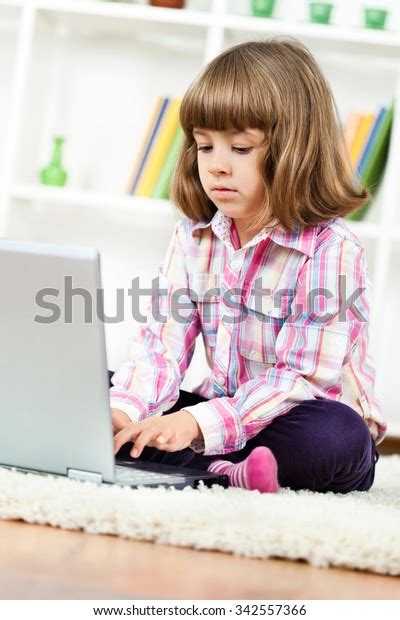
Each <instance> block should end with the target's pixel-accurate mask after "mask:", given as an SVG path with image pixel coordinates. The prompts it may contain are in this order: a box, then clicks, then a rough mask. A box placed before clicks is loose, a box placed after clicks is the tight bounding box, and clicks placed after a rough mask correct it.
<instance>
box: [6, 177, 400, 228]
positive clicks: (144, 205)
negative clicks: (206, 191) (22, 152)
mask: <svg viewBox="0 0 400 620" xmlns="http://www.w3.org/2000/svg"><path fill="white" fill-rule="evenodd" d="M11 196H12V198H15V199H18V200H26V201H39V202H47V203H48V202H53V203H54V204H64V205H71V206H73V207H76V206H78V207H79V206H81V207H93V208H112V209H115V208H117V209H128V210H132V209H141V210H142V209H145V210H146V211H147V212H148V211H149V210H151V212H152V213H153V214H154V215H160V217H164V216H166V217H174V210H173V208H172V206H171V203H170V202H169V201H168V200H159V199H154V198H140V197H138V196H127V195H122V196H121V195H115V194H108V193H104V192H89V191H83V190H73V189H69V188H58V187H45V186H40V185H29V184H26V185H25V184H21V185H14V186H13V188H12V190H11ZM345 221H346V223H347V224H348V226H349V228H350V230H352V231H353V232H354V233H355V234H356V235H358V236H360V237H362V238H364V239H377V238H378V237H379V236H380V234H381V226H379V225H378V224H371V223H370V222H349V221H347V220H345ZM399 238H400V233H399Z"/></svg>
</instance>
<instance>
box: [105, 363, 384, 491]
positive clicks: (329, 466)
mask: <svg viewBox="0 0 400 620" xmlns="http://www.w3.org/2000/svg"><path fill="white" fill-rule="evenodd" d="M112 374H113V373H112V372H110V378H111V376H112ZM204 400H205V399H204V398H202V397H201V396H199V395H197V394H192V393H190V392H185V391H183V390H181V392H180V396H179V399H178V401H177V402H176V403H175V405H174V406H173V407H172V408H171V409H170V410H168V411H166V412H165V413H164V414H163V415H168V414H169V413H173V412H174V411H179V410H180V409H184V408H185V407H188V406H190V405H195V404H197V403H199V402H202V401H204ZM259 446H265V447H267V448H269V449H270V450H271V452H272V453H273V455H274V456H275V459H276V461H277V465H278V481H279V484H280V486H281V487H290V488H291V489H293V490H299V489H309V490H311V491H318V492H321V493H326V492H328V491H333V492H335V493H348V492H350V491H368V490H369V489H370V488H371V486H372V484H373V482H374V477H375V464H376V462H377V461H378V459H379V453H378V450H377V448H376V446H375V443H374V441H373V439H372V437H371V435H370V432H369V430H368V428H367V426H366V424H365V422H364V421H363V420H362V418H361V417H360V415H359V414H358V413H357V412H356V411H354V410H353V409H352V408H351V407H349V406H348V405H345V404H344V403H340V402H337V401H333V400H324V399H317V400H314V399H313V400H306V401H303V402H302V403H300V404H299V405H296V406H295V407H293V409H291V410H290V411H289V413H286V414H284V415H282V416H280V417H278V418H275V419H274V420H273V421H272V422H271V423H270V424H269V425H268V426H266V427H265V429H263V430H262V431H261V432H260V433H258V435H256V436H255V437H253V438H252V439H250V440H249V441H248V442H247V444H246V445H245V446H244V448H242V449H241V450H238V451H237V452H230V453H229V454H223V455H212V456H204V455H203V454H199V453H196V452H194V451H193V450H191V448H185V449H184V450H179V451H177V452H165V451H164V450H158V449H157V448H151V447H148V446H147V447H146V448H145V449H144V450H143V452H142V454H141V456H140V460H145V461H153V462H157V463H166V464H168V465H177V466H184V467H194V468H196V469H201V470H207V468H208V467H209V466H210V464H211V463H212V462H214V461H217V460H224V461H230V462H231V463H239V462H240V461H243V460H244V459H245V458H246V457H248V456H249V454H250V452H252V450H254V448H256V447H259ZM131 449H132V444H131V443H129V444H126V445H125V446H123V447H122V448H121V450H120V451H119V452H118V454H117V457H118V458H122V459H127V460H131V457H130V456H129V452H130V450H131Z"/></svg>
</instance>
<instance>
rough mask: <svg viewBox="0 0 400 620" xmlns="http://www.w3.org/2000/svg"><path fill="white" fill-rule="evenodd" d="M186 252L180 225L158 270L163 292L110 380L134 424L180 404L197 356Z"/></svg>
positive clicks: (115, 400) (113, 397) (115, 403)
mask: <svg viewBox="0 0 400 620" xmlns="http://www.w3.org/2000/svg"><path fill="white" fill-rule="evenodd" d="M184 248H185V226H184V223H183V222H179V223H178V224H177V225H176V227H175V231H174V234H173V236H172V239H171V242H170V244H169V247H168V250H167V253H166V257H165V260H164V262H163V264H162V266H161V267H160V269H159V273H158V278H159V290H158V291H157V289H156V293H155V294H154V296H153V298H152V299H151V301H150V302H149V304H148V307H147V311H146V323H142V324H140V328H139V329H138V330H137V333H136V334H135V335H134V336H133V338H132V341H131V343H130V346H129V354H128V360H127V361H126V362H124V363H123V364H122V366H121V367H120V368H119V369H118V370H117V372H116V373H114V375H113V377H112V379H111V382H112V384H113V387H112V388H111V389H110V404H111V407H112V408H117V409H121V411H124V412H125V413H126V414H127V415H128V416H129V417H130V418H131V420H134V421H139V420H142V419H144V418H146V417H148V416H151V415H162V413H163V412H164V411H167V410H168V409H169V408H170V407H172V405H174V404H175V403H176V401H177V400H178V398H179V386H180V384H181V382H182V381H183V378H184V376H185V372H186V370H187V368H188V366H189V364H190V361H191V359H192V356H193V353H194V349H195V344H196V337H197V335H198V333H199V318H198V313H197V308H196V304H195V303H194V302H193V301H192V300H191V299H190V296H189V285H188V274H187V269H186V260H185V250H184Z"/></svg>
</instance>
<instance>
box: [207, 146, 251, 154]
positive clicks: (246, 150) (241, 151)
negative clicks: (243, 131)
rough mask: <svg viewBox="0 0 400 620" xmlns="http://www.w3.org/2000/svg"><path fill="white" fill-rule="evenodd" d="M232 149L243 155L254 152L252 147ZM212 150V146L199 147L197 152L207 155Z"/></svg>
mask: <svg viewBox="0 0 400 620" xmlns="http://www.w3.org/2000/svg"><path fill="white" fill-rule="evenodd" d="M232 148H233V150H234V151H236V153H240V154H242V155H244V154H246V153H250V151H251V150H252V147H250V146H233V147H232ZM211 149H212V146H199V147H198V149H197V150H198V151H205V152H206V153H208V152H209V151H210V150H211Z"/></svg>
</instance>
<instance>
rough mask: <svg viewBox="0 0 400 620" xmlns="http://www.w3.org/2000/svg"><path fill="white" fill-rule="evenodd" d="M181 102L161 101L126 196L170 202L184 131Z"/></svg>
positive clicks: (154, 113)
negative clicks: (172, 182) (180, 122)
mask: <svg viewBox="0 0 400 620" xmlns="http://www.w3.org/2000/svg"><path fill="white" fill-rule="evenodd" d="M180 104H181V100H180V99H174V98H172V97H161V96H159V97H157V99H156V101H155V104H154V107H153V112H152V115H151V118H150V122H149V125H148V127H147V130H146V133H145V136H144V139H143V142H142V145H141V148H140V150H139V155H138V157H137V159H136V162H135V165H134V168H133V170H132V174H131V175H130V178H129V181H128V184H127V188H126V193H128V194H130V195H132V196H133V195H134V196H147V197H149V198H164V199H168V198H169V194H170V184H171V179H172V175H173V173H174V170H175V166H176V162H177V159H178V154H179V150H180V148H181V145H182V141H183V135H184V134H183V130H182V128H181V126H180V124H179V108H180Z"/></svg>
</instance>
